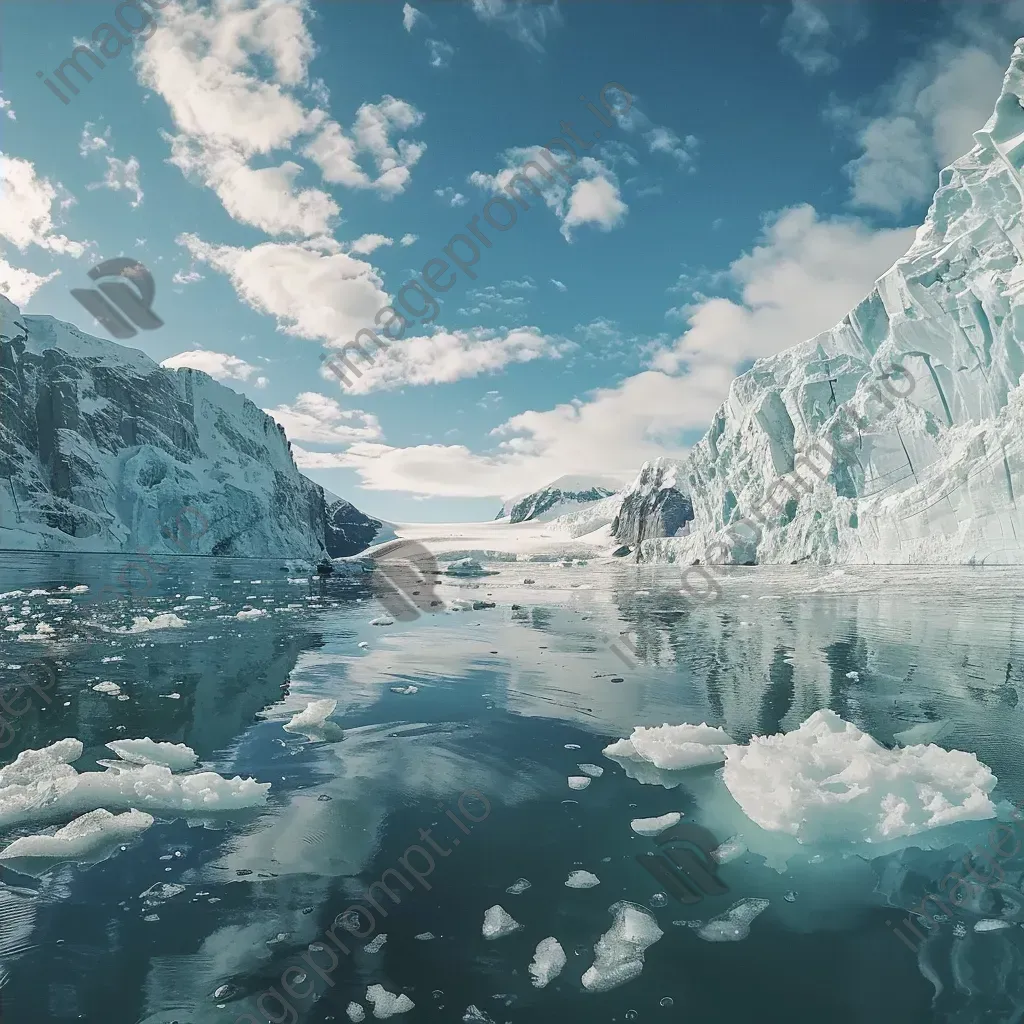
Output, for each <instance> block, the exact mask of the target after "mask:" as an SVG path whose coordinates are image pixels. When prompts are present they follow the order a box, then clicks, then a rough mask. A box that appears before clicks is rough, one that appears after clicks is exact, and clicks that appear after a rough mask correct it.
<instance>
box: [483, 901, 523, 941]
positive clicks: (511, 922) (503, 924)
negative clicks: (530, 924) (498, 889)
mask: <svg viewBox="0 0 1024 1024" xmlns="http://www.w3.org/2000/svg"><path fill="white" fill-rule="evenodd" d="M522 927H523V926H522V925H521V924H520V923H519V922H518V921H517V920H516V919H515V918H514V917H513V916H512V915H511V914H510V913H509V912H508V911H507V910H505V909H504V907H501V906H499V905H498V904H495V905H494V906H493V907H490V908H488V909H487V910H485V911H484V926H483V937H484V938H485V939H501V938H504V937H505V936H506V935H511V934H512V933H513V932H514V931H518V930H519V929H520V928H522Z"/></svg>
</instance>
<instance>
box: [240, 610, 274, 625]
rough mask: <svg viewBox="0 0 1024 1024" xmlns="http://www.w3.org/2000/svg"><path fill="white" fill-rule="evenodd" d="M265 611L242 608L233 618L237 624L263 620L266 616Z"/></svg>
mask: <svg viewBox="0 0 1024 1024" xmlns="http://www.w3.org/2000/svg"><path fill="white" fill-rule="evenodd" d="M267 614H268V613H267V610H266V609H265V608H243V609H242V610H241V611H240V612H236V613H235V618H236V619H238V620H239V622H249V621H251V620H252V619H263V618H266V616H267Z"/></svg>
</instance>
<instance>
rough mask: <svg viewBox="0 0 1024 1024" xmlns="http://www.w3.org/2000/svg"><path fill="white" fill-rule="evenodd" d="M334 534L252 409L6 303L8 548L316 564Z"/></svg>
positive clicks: (2, 434) (1, 471)
mask: <svg viewBox="0 0 1024 1024" xmlns="http://www.w3.org/2000/svg"><path fill="white" fill-rule="evenodd" d="M325 529H326V525H325V502H324V492H323V489H322V488H321V487H319V486H318V485H317V484H314V483H313V482H312V481H310V480H308V479H307V478H306V477H305V476H303V475H302V474H301V473H300V472H299V470H298V468H297V467H296V465H295V462H294V460H293V459H292V456H291V450H290V445H289V444H288V440H287V438H286V437H285V435H284V432H283V431H282V430H281V429H280V428H279V427H278V425H277V424H276V423H275V422H274V420H273V419H271V417H269V416H268V415H267V414H266V413H264V412H263V411H262V410H260V409H259V408H257V407H256V406H255V405H253V403H252V402H250V401H249V400H248V399H246V398H245V397H243V396H242V395H239V394H237V393H235V392H234V391H232V390H231V389H230V388H227V387H224V386H223V385H221V384H218V383H217V382H216V381H214V380H213V379H212V378H210V377H209V376H207V375H206V374H205V373H201V372H199V371H197V370H190V369H180V370H170V369H165V368H163V367H160V366H158V365H157V364H156V363H154V362H153V361H152V360H151V359H149V357H148V356H146V355H144V354H143V353H142V352H138V351H136V350H134V349H130V348H125V347H123V346H121V345H116V344H114V343H112V342H108V341H103V340H101V339H99V338H93V337H90V336H89V335H86V334H83V333H82V332H80V331H78V330H77V329H76V328H75V327H74V326H72V325H70V324H66V323H63V322H61V321H58V320H55V319H54V318H53V317H49V316H23V315H22V314H21V312H20V310H19V309H18V308H17V307H16V306H14V305H13V304H12V303H10V302H9V301H7V299H5V298H4V297H3V296H0V548H8V549H10V548H16V549H35V550H78V551H129V550H130V551H144V552H154V553H157V554H178V553H184V554H223V555H246V556H271V555H275V556H276V555H281V556H293V557H316V556H318V555H321V554H323V552H324V546H325V544H324V541H325ZM346 553H347V552H346Z"/></svg>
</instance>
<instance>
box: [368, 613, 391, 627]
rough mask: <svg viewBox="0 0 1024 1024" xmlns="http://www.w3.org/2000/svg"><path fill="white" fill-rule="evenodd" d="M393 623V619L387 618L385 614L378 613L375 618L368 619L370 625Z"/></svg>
mask: <svg viewBox="0 0 1024 1024" xmlns="http://www.w3.org/2000/svg"><path fill="white" fill-rule="evenodd" d="M394 624H395V620H394V619H389V618H388V617H387V616H386V615H378V616H377V618H375V619H370V625H371V626H393V625H394Z"/></svg>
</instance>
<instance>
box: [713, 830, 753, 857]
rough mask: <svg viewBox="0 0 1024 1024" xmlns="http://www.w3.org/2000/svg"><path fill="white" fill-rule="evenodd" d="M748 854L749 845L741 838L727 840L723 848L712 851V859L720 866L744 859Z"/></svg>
mask: <svg viewBox="0 0 1024 1024" xmlns="http://www.w3.org/2000/svg"><path fill="white" fill-rule="evenodd" d="M746 852H747V844H746V843H744V842H743V840H742V839H740V837H739V836H733V837H732V839H727V840H726V841H725V842H724V843H722V845H721V846H719V847H717V848H716V849H714V850H712V851H711V856H712V858H713V859H714V860H715V861H717V862H718V863H719V864H728V863H729V861H731V860H735V859H736V858H737V857H742V856H743V854H745V853H746Z"/></svg>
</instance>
